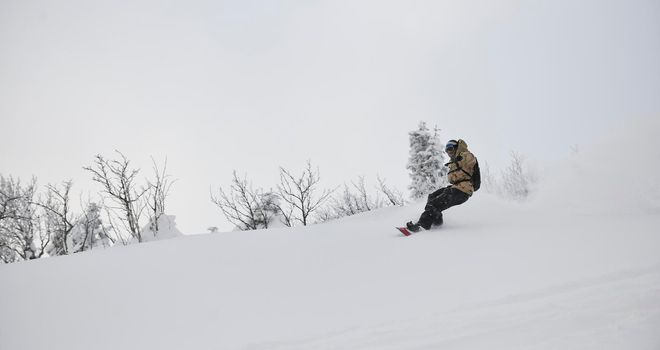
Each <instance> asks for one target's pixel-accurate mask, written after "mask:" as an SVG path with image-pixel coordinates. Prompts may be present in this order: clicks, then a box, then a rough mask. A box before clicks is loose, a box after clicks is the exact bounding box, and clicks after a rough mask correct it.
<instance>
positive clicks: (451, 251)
mask: <svg viewBox="0 0 660 350" xmlns="http://www.w3.org/2000/svg"><path fill="white" fill-rule="evenodd" d="M653 127H657V123H655V122H651V123H650V124H645V126H644V128H642V129H644V130H642V129H639V126H636V127H634V128H633V127H631V128H630V130H629V131H625V130H618V131H619V134H618V135H624V136H625V137H629V136H630V135H628V134H627V132H630V133H632V134H635V133H636V132H637V131H639V132H640V133H642V134H644V133H645V132H646V131H645V130H646V128H653ZM636 130H637V131H636ZM659 130H660V129H656V131H659ZM635 135H638V134H635ZM644 135H645V134H644ZM619 140H620V138H618V137H613V138H610V139H609V141H604V142H605V143H604V144H606V145H607V147H594V148H593V149H591V150H585V151H584V152H581V153H580V154H578V155H577V156H576V157H577V158H573V159H571V160H569V161H568V164H566V165H565V166H562V167H560V168H559V170H557V171H554V172H551V173H548V174H546V175H545V176H544V180H543V183H542V184H541V187H540V189H539V191H538V192H537V195H536V196H535V198H534V199H533V201H531V202H528V203H522V204H520V203H511V202H505V201H502V200H500V199H498V198H495V197H493V196H490V195H488V194H486V193H477V194H476V195H475V196H474V198H472V199H471V200H470V201H468V202H467V203H466V204H464V205H462V206H460V207H456V208H452V209H450V210H449V211H448V212H447V213H446V215H445V218H446V225H445V226H443V227H442V228H441V229H440V230H435V231H430V232H422V233H419V234H415V235H413V236H411V237H403V236H400V234H399V233H398V232H397V231H396V230H394V229H393V227H394V226H395V225H398V224H400V223H402V222H405V221H406V220H408V219H412V218H415V217H416V216H417V215H418V214H419V212H420V211H421V209H422V207H423V203H416V204H414V205H411V206H409V207H405V208H387V209H382V210H378V211H374V212H370V213H366V214H363V215H358V216H353V217H349V218H345V219H343V220H339V221H335V222H331V223H327V224H323V225H315V226H310V227H306V228H296V229H285V228H279V229H273V230H266V231H252V232H229V233H218V234H213V235H199V236H186V237H178V238H174V239H170V240H165V241H157V242H153V243H148V244H141V245H133V246H128V247H119V248H112V249H106V250H102V251H93V252H89V253H84V254H76V255H73V256H68V257H62V258H51V259H42V260H38V261H32V262H28V263H19V264H12V265H2V266H0V281H1V288H0V311H1V312H0V349H1V350H21V349H67V350H69V349H581V350H582V349H599V350H600V349H649V350H651V349H656V350H657V349H660V230H659V229H658V227H660V214H659V213H660V211H659V210H658V209H660V206H659V205H658V203H659V202H658V201H657V199H658V198H659V197H657V195H658V192H657V191H655V190H654V188H655V189H657V185H656V187H652V186H649V187H642V186H640V185H639V184H637V182H634V183H633V184H631V183H630V182H629V183H626V176H624V175H622V173H621V171H622V170H626V169H628V168H627V165H625V164H624V165H622V168H621V169H616V168H614V169H612V170H613V171H611V172H605V174H606V175H605V176H604V177H603V175H602V174H601V175H600V177H596V179H597V180H594V178H592V177H590V176H578V177H575V176H572V175H575V174H582V175H584V174H586V175H593V174H597V173H598V172H599V171H600V170H601V167H602V165H601V164H600V163H599V162H598V160H600V159H607V158H608V157H609V154H611V153H609V154H607V155H606V154H603V152H605V151H607V152H611V151H612V150H613V149H614V150H615V152H616V145H618V144H619ZM644 142H645V143H646V144H645V145H644V146H645V147H646V148H645V149H643V150H642V151H639V152H643V153H642V154H637V153H634V152H633V155H629V156H630V157H632V158H633V159H634V160H635V161H638V160H643V159H646V162H645V163H642V164H643V165H645V166H646V169H648V172H647V174H648V175H647V176H651V178H652V179H653V180H654V181H650V182H649V183H651V185H653V184H657V183H658V179H660V177H658V175H659V174H660V171H658V170H659V169H658V164H657V160H658V159H660V157H657V155H658V150H660V147H658V146H660V142H659V141H656V140H646V141H644ZM612 147H614V148H612ZM649 147H650V148H649ZM614 156H617V154H614ZM644 156H646V157H655V158H645V157H644ZM579 157H584V158H582V160H580V158H579ZM594 181H595V182H596V183H595V184H594V183H593V182H594ZM603 184H612V185H616V186H623V187H625V188H626V189H627V190H626V191H619V190H618V188H617V189H613V190H612V191H606V192H601V190H602V188H601V189H598V188H592V186H595V185H598V186H599V187H602V185H603ZM582 189H584V190H582ZM608 193H609V194H608ZM587 194H593V195H587ZM635 199H637V201H636V200H635ZM624 205H625V210H622V211H621V212H619V208H622V207H623V206H624Z"/></svg>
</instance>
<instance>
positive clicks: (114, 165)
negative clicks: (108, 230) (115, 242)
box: [83, 151, 148, 243]
mask: <svg viewBox="0 0 660 350" xmlns="http://www.w3.org/2000/svg"><path fill="white" fill-rule="evenodd" d="M115 152H117V154H119V156H120V159H118V160H107V159H105V158H103V156H101V155H100V154H99V155H97V156H96V157H95V161H94V164H92V165H91V166H88V167H84V168H83V169H85V170H87V171H89V172H91V173H92V175H93V180H94V181H95V182H97V183H99V184H101V185H102V186H103V192H102V193H104V194H105V195H107V196H108V197H109V199H110V200H111V201H112V202H113V203H114V206H113V207H112V209H114V210H117V211H119V212H120V213H121V214H120V215H118V218H119V220H120V222H121V223H122V224H123V226H124V228H125V229H126V230H127V231H128V232H129V234H130V235H131V237H133V238H134V239H137V241H138V242H142V232H141V228H140V219H141V217H142V213H143V211H144V204H143V202H142V198H143V196H144V195H145V193H146V192H147V191H148V188H143V189H142V190H140V191H138V190H136V188H137V185H136V183H135V182H136V176H137V175H138V173H139V172H140V169H131V167H130V162H129V160H128V159H127V158H126V156H124V155H123V154H122V153H121V152H119V151H115ZM123 242H124V243H125V242H126V241H125V240H123Z"/></svg>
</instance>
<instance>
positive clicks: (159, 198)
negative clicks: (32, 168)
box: [0, 151, 174, 263]
mask: <svg viewBox="0 0 660 350" xmlns="http://www.w3.org/2000/svg"><path fill="white" fill-rule="evenodd" d="M116 153H117V158H116V159H106V158H105V157H103V156H101V155H97V156H96V157H95V158H94V162H93V163H92V164H91V165H89V166H86V167H84V168H83V169H85V170H86V171H87V172H89V173H90V174H91V175H92V179H93V180H94V182H96V183H98V184H100V185H101V187H102V191H101V193H100V198H98V200H97V201H93V200H91V199H90V198H86V199H85V198H82V196H81V198H80V201H79V202H80V207H81V208H80V210H79V211H76V210H75V209H74V208H73V207H72V203H73V199H72V188H73V181H71V180H67V181H63V182H62V183H60V184H47V185H46V186H45V188H44V189H43V190H40V189H39V186H38V185H37V179H36V178H35V177H33V178H32V179H31V180H30V181H29V182H27V183H23V182H22V181H21V180H20V179H18V178H14V177H12V176H9V177H5V176H3V175H1V174H0V261H2V262H4V263H11V262H17V261H22V260H32V259H38V258H42V257H45V256H57V255H68V254H73V253H78V252H82V251H86V250H91V249H95V248H105V247H110V246H112V245H115V244H123V245H126V244H131V243H140V242H143V240H144V237H143V233H144V232H143V231H144V229H145V226H142V223H143V222H144V220H146V221H147V222H148V225H147V226H146V229H147V230H148V231H150V233H151V234H152V235H157V234H158V231H159V227H158V222H159V219H160V217H161V216H162V215H164V213H165V209H166V208H165V203H166V199H167V196H168V194H169V192H170V189H171V187H172V184H173V183H174V181H172V179H171V177H170V176H169V175H168V174H167V173H166V170H167V160H165V162H164V165H163V166H160V165H158V164H157V163H156V161H155V160H153V159H152V160H153V175H152V176H151V177H149V178H147V179H145V180H144V181H142V182H141V181H139V179H138V174H139V173H140V169H137V168H133V167H132V166H131V162H130V161H129V160H128V158H126V156H124V154H122V153H121V152H119V151H117V152H116Z"/></svg>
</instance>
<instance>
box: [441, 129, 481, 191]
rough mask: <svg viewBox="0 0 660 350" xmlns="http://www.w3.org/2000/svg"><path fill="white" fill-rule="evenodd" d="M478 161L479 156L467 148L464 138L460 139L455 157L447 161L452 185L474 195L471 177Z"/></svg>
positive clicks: (448, 176) (448, 175)
mask: <svg viewBox="0 0 660 350" xmlns="http://www.w3.org/2000/svg"><path fill="white" fill-rule="evenodd" d="M476 163H477V158H475V157H474V155H473V154H472V153H470V151H468V149H467V143H465V141H463V140H458V148H457V149H456V155H455V158H452V159H451V162H449V163H447V166H449V174H447V178H448V179H449V183H450V184H451V187H453V188H456V189H458V190H461V191H462V192H464V193H466V194H468V195H470V196H471V195H472V193H473V192H474V188H473V187H472V182H471V181H470V178H471V177H472V174H473V173H474V165H475V164H476Z"/></svg>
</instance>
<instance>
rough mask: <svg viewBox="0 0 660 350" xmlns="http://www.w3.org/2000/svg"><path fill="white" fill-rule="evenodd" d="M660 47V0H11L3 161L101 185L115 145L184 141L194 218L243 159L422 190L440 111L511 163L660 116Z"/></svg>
mask: <svg viewBox="0 0 660 350" xmlns="http://www.w3.org/2000/svg"><path fill="white" fill-rule="evenodd" d="M658 62H660V2H658V1H657V0H649V1H642V0H621V1H609V0H605V1H603V0H593V1H575V0H570V1H568V0H567V1H564V0H544V1H513V0H506V1H487V0H484V1H380V0H368V1H330V0H328V1H249V0H247V1H239V0H233V1H199V0H192V1H190V0H189V1H155V0H153V1H149V0H131V1H96V0H62V1H49V0H0V130H2V132H1V133H0V135H1V136H0V174H2V175H5V176H8V175H13V176H19V177H21V178H25V179H27V178H29V177H30V176H32V175H35V176H37V177H38V178H39V180H40V183H41V184H45V183H48V182H59V181H62V180H66V179H73V180H74V183H75V184H74V192H76V193H78V192H88V191H92V192H97V191H98V188H97V187H96V186H95V185H94V184H92V183H91V181H90V176H89V174H87V173H85V172H84V171H83V170H82V167H83V166H86V165H89V164H91V163H92V161H93V157H94V155H95V154H99V153H100V154H103V155H105V156H109V157H111V156H112V152H113V150H115V149H118V150H120V151H122V152H123V153H125V154H126V155H127V156H128V157H129V158H130V159H132V160H133V161H134V163H135V165H136V166H138V167H142V168H143V172H144V175H147V174H149V171H150V169H149V168H150V157H151V156H153V157H155V158H156V159H163V158H164V157H166V156H167V158H168V162H169V173H170V174H172V175H173V177H174V178H177V179H178V182H177V183H176V185H175V186H174V188H173V190H172V194H171V196H170V201H169V210H168V212H169V213H170V214H174V215H176V216H177V222H178V224H179V228H180V229H181V230H182V231H183V232H186V233H200V232H205V231H206V228H207V227H209V226H219V227H221V228H222V229H228V228H229V227H228V226H227V224H226V222H225V220H224V218H223V217H222V215H221V213H220V211H219V210H218V209H217V208H215V207H214V206H213V205H212V204H211V203H210V201H209V187H213V188H217V187H218V186H225V187H226V186H227V185H228V184H229V180H230V178H231V173H232V170H234V169H235V170H237V171H238V172H239V173H247V175H248V177H249V178H251V179H252V180H253V181H254V184H255V186H259V187H265V188H268V187H274V186H275V185H276V183H277V180H278V167H279V166H285V167H287V168H289V169H290V170H294V171H297V170H299V169H302V167H303V166H304V164H305V161H306V160H307V159H311V160H312V162H313V164H315V165H317V166H318V167H319V168H320V171H321V175H322V177H323V179H324V183H325V184H326V186H328V187H331V186H336V185H339V184H341V183H342V182H344V181H350V180H352V179H355V178H356V177H357V176H358V175H364V176H366V177H367V181H371V182H372V183H373V182H375V177H376V174H380V175H381V176H382V177H384V178H386V179H387V180H388V182H389V183H390V184H391V185H393V186H396V187H399V188H400V189H402V190H403V189H405V187H406V186H407V184H408V175H407V172H406V169H405V165H406V162H407V155H408V134H407V133H408V132H409V131H411V130H413V129H414V128H416V126H417V124H418V123H419V121H420V120H424V121H426V122H427V123H428V124H429V125H430V126H437V127H438V128H440V129H441V130H442V131H441V138H442V140H443V141H447V140H448V139H451V138H464V139H465V140H466V141H467V142H468V144H469V145H470V148H471V149H472V151H473V152H474V153H475V154H476V155H477V157H478V158H479V160H480V163H488V164H489V165H490V167H491V168H492V169H499V168H502V167H504V166H505V164H506V160H507V155H508V153H509V152H510V151H511V150H516V151H519V152H521V153H523V154H524V155H526V156H527V157H528V158H529V159H531V160H534V161H537V162H540V163H541V164H550V163H552V162H554V161H557V160H559V159H562V158H563V157H565V156H566V155H568V154H569V153H570V149H571V146H572V145H584V144H588V143H589V140H591V139H593V138H594V137H596V136H597V135H598V134H599V133H601V132H603V131H604V130H606V129H607V128H608V126H609V125H611V124H612V123H613V122H615V121H620V120H622V119H626V118H640V117H641V118H655V117H658V116H659V115H660V98H659V97H660V96H659V95H658V93H659V92H660V64H658ZM403 219H407V218H402V220H403Z"/></svg>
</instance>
